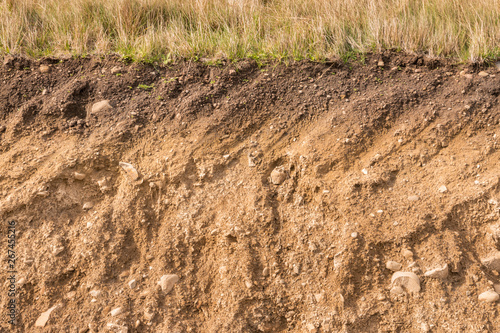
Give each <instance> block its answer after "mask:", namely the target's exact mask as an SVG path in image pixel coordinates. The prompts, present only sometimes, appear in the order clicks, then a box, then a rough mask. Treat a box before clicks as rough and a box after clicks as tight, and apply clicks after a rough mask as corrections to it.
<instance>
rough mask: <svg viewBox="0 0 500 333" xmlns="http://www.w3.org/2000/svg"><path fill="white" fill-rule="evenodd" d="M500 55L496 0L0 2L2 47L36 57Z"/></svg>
mask: <svg viewBox="0 0 500 333" xmlns="http://www.w3.org/2000/svg"><path fill="white" fill-rule="evenodd" d="M386 49H393V50H399V51H404V52H407V53H425V54H427V55H428V56H430V57H444V58H452V59H457V60H460V61H472V62H482V61H489V60H494V59H497V58H499V57H500V0H460V1H459V0H426V1H419V0H378V1H377V0H293V1H290V0H108V1H100V0H73V1H69V0H0V53H1V54H26V55H29V56H32V57H35V58H38V57H43V56H49V55H50V56H56V57H57V56H66V55H78V56H85V55H105V54H110V53H117V54H119V55H120V56H122V57H123V58H125V59H129V60H134V61H142V62H154V61H155V62H156V61H158V62H163V63H169V62H172V61H174V60H177V59H194V60H197V59H200V58H212V59H228V60H237V59H243V58H253V59H255V60H258V61H259V60H261V61H262V60H269V59H277V60H302V59H310V60H324V59H328V58H333V57H339V58H342V59H349V58H351V57H353V55H354V56H355V55H356V54H363V53H367V52H380V51H383V50H386Z"/></svg>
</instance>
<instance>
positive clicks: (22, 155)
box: [0, 53, 500, 332]
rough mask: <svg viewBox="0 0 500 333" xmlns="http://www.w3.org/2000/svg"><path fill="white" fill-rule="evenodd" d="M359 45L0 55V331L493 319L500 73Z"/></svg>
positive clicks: (340, 326) (498, 265) (432, 327)
mask: <svg viewBox="0 0 500 333" xmlns="http://www.w3.org/2000/svg"><path fill="white" fill-rule="evenodd" d="M365 61H366V63H365V64H363V63H362V61H358V62H356V61H355V62H353V63H351V64H344V63H342V62H340V61H331V62H326V63H311V62H300V63H294V64H290V65H288V66H286V65H282V64H276V65H268V66H265V67H261V68H260V67H259V66H257V65H256V64H255V63H253V62H252V61H241V62H239V63H231V64H222V65H221V66H219V67H217V66H207V65H205V64H201V63H182V64H178V65H174V66H172V67H154V66H142V65H126V64H124V63H121V62H119V61H117V60H116V59H112V58H106V59H99V58H87V59H66V60H64V59H63V60H59V59H50V58H47V59H42V60H40V61H32V60H26V59H23V58H12V57H9V58H6V59H4V62H3V66H2V67H1V69H0V82H1V83H2V87H1V89H0V132H1V133H0V140H1V141H0V143H1V144H0V220H1V221H2V225H3V228H4V229H3V230H5V233H4V235H6V233H7V228H8V222H9V221H15V222H16V226H15V230H16V243H15V253H16V257H17V260H16V262H15V270H16V272H17V273H15V279H16V284H15V285H16V293H17V299H16V302H17V304H16V306H17V311H18V312H17V316H16V319H17V324H16V325H14V326H13V325H9V324H8V321H7V320H8V310H7V306H8V302H9V301H10V299H11V298H10V297H9V296H8V289H9V285H10V282H9V280H8V277H10V275H11V274H10V273H9V272H8V270H7V269H4V268H2V273H1V277H2V281H5V282H4V284H3V285H4V288H2V290H3V291H2V292H1V293H0V305H1V306H0V308H1V309H2V312H3V315H2V318H4V319H3V320H2V322H1V324H0V325H1V326H2V332H41V331H43V332H106V331H111V332H498V331H499V330H500V317H499V316H498V310H499V304H498V303H497V302H496V300H497V299H498V294H497V292H500V278H499V276H498V274H499V273H498V270H500V259H499V258H500V256H496V255H497V254H498V253H497V252H498V250H499V249H500V204H499V201H500V185H499V176H500V164H499V157H500V147H499V136H500V124H499V122H500V104H499V94H500V72H499V71H498V70H497V69H496V68H495V67H489V68H488V67H484V68H474V67H470V66H463V65H454V64H452V63H449V62H445V61H436V60H432V59H427V58H424V57H420V56H411V55H402V54H397V53H385V54H373V55H367V57H366V60H365ZM96 103H97V104H96ZM1 253H2V258H3V261H2V264H3V267H7V262H8V261H7V259H8V256H7V253H8V243H7V237H4V242H3V245H2V249H1ZM480 295H481V296H480Z"/></svg>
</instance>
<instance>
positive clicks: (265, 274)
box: [262, 267, 269, 277]
mask: <svg viewBox="0 0 500 333" xmlns="http://www.w3.org/2000/svg"><path fill="white" fill-rule="evenodd" d="M262 276H264V277H266V276H269V267H266V268H264V269H263V270H262Z"/></svg>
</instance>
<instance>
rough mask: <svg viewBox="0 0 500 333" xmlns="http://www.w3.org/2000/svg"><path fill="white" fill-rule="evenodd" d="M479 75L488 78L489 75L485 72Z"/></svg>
mask: <svg viewBox="0 0 500 333" xmlns="http://www.w3.org/2000/svg"><path fill="white" fill-rule="evenodd" d="M477 75H479V76H480V77H487V76H488V75H489V74H488V73H486V72H485V71H480V72H479V74H477Z"/></svg>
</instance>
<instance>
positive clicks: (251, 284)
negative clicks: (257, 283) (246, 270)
mask: <svg viewBox="0 0 500 333" xmlns="http://www.w3.org/2000/svg"><path fill="white" fill-rule="evenodd" d="M245 286H246V287H247V288H248V289H251V288H252V287H253V283H252V282H251V281H245Z"/></svg>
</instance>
